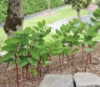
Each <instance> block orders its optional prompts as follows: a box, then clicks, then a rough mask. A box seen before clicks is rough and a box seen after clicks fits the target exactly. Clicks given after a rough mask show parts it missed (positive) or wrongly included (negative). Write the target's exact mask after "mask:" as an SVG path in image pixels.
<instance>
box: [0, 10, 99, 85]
mask: <svg viewBox="0 0 100 87" xmlns="http://www.w3.org/2000/svg"><path fill="white" fill-rule="evenodd" d="M99 13H100V9H97V10H96V11H95V12H94V13H93V16H94V17H92V18H91V21H92V23H93V24H87V23H83V22H81V21H80V20H78V19H74V20H73V21H70V22H69V23H68V24H65V25H62V26H61V27H60V30H58V29H57V30H56V33H55V34H53V35H51V38H52V39H49V38H48V39H49V41H48V42H46V41H45V39H44V38H45V37H46V36H47V35H48V34H49V33H50V32H51V27H47V26H45V24H46V22H45V21H44V20H43V21H42V22H38V24H37V26H33V27H27V28H25V29H24V30H23V31H16V32H15V33H14V34H15V36H14V37H12V38H10V39H7V40H5V42H4V43H5V44H6V45H5V46H4V47H3V48H2V50H5V51H7V52H8V53H7V54H6V55H5V56H4V57H2V58H1V59H0V63H2V62H8V63H10V64H11V65H13V64H15V66H16V84H17V86H18V87H19V77H18V75H19V68H22V73H23V70H26V81H28V79H29V78H31V76H30V74H33V76H34V77H36V76H37V75H39V76H40V77H41V76H42V71H43V67H44V66H45V67H46V68H47V69H46V70H47V72H48V73H49V72H50V64H51V63H52V62H51V59H52V57H53V56H57V55H58V56H59V57H58V60H59V61H60V65H61V67H62V66H63V64H64V61H65V58H66V62H68V58H69V57H71V58H72V59H73V58H74V54H75V52H76V51H78V50H79V49H80V47H81V48H82V61H84V55H83V54H84V51H86V53H87V58H86V59H87V60H86V65H85V71H86V68H87V65H88V61H90V64H91V63H92V56H91V52H92V51H93V48H94V47H95V45H96V44H97V41H93V40H92V39H93V38H94V37H95V36H96V35H97V33H98V30H99V28H100V20H98V19H99ZM84 48H86V49H84ZM74 59H75V58H74ZM73 63H74V62H73ZM22 75H23V74H22Z"/></svg>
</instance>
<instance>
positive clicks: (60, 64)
mask: <svg viewBox="0 0 100 87" xmlns="http://www.w3.org/2000/svg"><path fill="white" fill-rule="evenodd" d="M59 61H60V67H61V71H62V67H63V66H62V60H61V57H60V54H59Z"/></svg>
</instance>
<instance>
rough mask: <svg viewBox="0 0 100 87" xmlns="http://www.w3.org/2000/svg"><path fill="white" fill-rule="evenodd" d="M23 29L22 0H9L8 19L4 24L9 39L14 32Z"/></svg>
mask: <svg viewBox="0 0 100 87" xmlns="http://www.w3.org/2000/svg"><path fill="white" fill-rule="evenodd" d="M22 28H23V14H22V0H8V9H7V17H6V20H5V24H4V31H5V33H6V34H7V36H8V38H10V37H12V36H13V32H14V31H17V30H21V29H22Z"/></svg>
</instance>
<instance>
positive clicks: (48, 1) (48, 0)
mask: <svg viewBox="0 0 100 87" xmlns="http://www.w3.org/2000/svg"><path fill="white" fill-rule="evenodd" d="M46 1H47V5H48V13H49V14H50V10H51V9H50V0H46Z"/></svg>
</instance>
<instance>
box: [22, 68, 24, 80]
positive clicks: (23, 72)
mask: <svg viewBox="0 0 100 87" xmlns="http://www.w3.org/2000/svg"><path fill="white" fill-rule="evenodd" d="M22 77H23V79H24V69H23V67H22Z"/></svg>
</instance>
